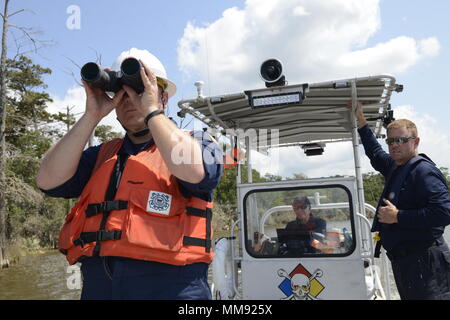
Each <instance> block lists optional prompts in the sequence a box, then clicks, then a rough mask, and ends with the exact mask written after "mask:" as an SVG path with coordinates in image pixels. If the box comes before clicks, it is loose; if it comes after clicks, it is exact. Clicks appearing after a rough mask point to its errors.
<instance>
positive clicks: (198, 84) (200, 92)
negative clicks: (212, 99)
mask: <svg viewBox="0 0 450 320" xmlns="http://www.w3.org/2000/svg"><path fill="white" fill-rule="evenodd" d="M204 84H205V83H204V82H203V81H196V82H195V83H194V86H196V87H197V98H199V99H201V98H204V97H205V96H204V95H203V85H204Z"/></svg>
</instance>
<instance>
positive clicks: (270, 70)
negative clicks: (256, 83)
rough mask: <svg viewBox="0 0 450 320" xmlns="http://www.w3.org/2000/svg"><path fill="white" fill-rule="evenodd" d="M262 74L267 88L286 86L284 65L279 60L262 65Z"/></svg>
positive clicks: (270, 60) (268, 61)
mask: <svg viewBox="0 0 450 320" xmlns="http://www.w3.org/2000/svg"><path fill="white" fill-rule="evenodd" d="M260 74H261V78H262V79H263V80H264V82H265V83H266V87H267V88H269V87H276V86H284V85H286V79H285V77H284V75H283V65H282V64H281V62H280V61H279V60H277V59H269V60H266V61H264V62H263V63H262V64H261V68H260Z"/></svg>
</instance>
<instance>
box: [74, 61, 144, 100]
mask: <svg viewBox="0 0 450 320" xmlns="http://www.w3.org/2000/svg"><path fill="white" fill-rule="evenodd" d="M141 68H142V65H141V63H140V62H139V60H138V59H136V58H132V57H130V58H126V59H125V60H123V61H122V64H121V65H120V71H111V70H106V71H105V70H102V69H100V67H99V65H98V64H96V63H95V62H88V63H86V64H85V65H84V66H83V67H82V68H81V78H82V79H83V80H84V81H86V82H87V83H89V84H90V85H92V86H94V87H97V88H100V89H102V90H103V91H106V92H114V93H116V92H117V91H119V90H120V89H121V88H122V85H124V84H126V85H127V86H129V87H131V88H133V89H134V91H136V92H137V93H142V92H143V91H144V83H143V82H142V78H141V72H140V71H141Z"/></svg>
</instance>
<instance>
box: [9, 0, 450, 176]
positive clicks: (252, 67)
mask: <svg viewBox="0 0 450 320" xmlns="http://www.w3.org/2000/svg"><path fill="white" fill-rule="evenodd" d="M2 3H3V2H2ZM22 8H25V9H29V11H25V12H22V13H20V14H17V15H14V16H13V17H12V18H11V21H10V23H12V24H15V25H17V26H23V27H29V28H33V30H39V31H40V33H39V34H36V35H35V37H37V38H39V39H41V40H49V41H51V44H50V43H49V45H48V46H46V47H43V48H41V49H39V50H38V52H37V53H34V52H31V53H30V54H29V55H30V56H31V58H32V59H33V60H34V61H35V62H37V63H40V64H41V65H43V66H45V67H49V68H51V69H52V70H53V73H52V75H50V76H47V77H46V78H45V81H46V83H47V84H48V89H47V91H48V92H50V94H51V95H52V97H53V99H54V102H53V103H52V104H51V105H50V106H49V109H50V110H51V111H53V112H57V111H63V110H65V108H66V106H71V107H72V106H74V108H73V111H74V112H75V113H81V112H83V110H84V100H85V96H84V90H83V89H82V88H81V87H80V86H79V85H78V84H77V81H76V79H75V78H79V67H78V66H81V65H83V64H84V63H86V62H88V61H92V60H95V59H96V58H98V57H99V56H100V57H101V62H102V65H103V66H105V67H110V66H111V65H112V63H113V62H114V60H115V59H116V57H117V56H118V55H119V54H120V53H121V52H122V51H124V50H128V49H129V48H131V47H137V48H140V49H148V50H149V51H151V52H152V53H153V54H155V55H156V56H157V57H159V58H160V60H161V62H162V63H163V64H164V65H165V67H166V69H167V73H168V75H169V78H170V79H171V80H172V81H174V82H175V83H176V84H177V86H178V92H177V94H176V95H175V96H174V97H173V99H172V100H171V102H170V103H169V106H170V109H169V114H170V115H171V116H173V117H175V119H177V117H176V112H177V111H178V107H177V102H178V101H179V100H181V99H185V98H192V97H195V95H196V93H195V87H194V86H193V83H194V82H195V81H197V80H203V81H204V82H205V93H206V94H207V95H218V94H226V93H233V92H241V91H243V90H246V89H252V88H258V87H261V86H263V83H262V82H261V80H260V78H259V73H258V70H259V66H260V64H261V62H262V61H264V60H266V59H268V58H272V57H274V58H278V59H280V60H281V61H282V62H283V64H284V69H285V75H286V78H287V80H288V81H289V83H290V84H293V83H304V82H307V83H312V82H322V81H329V80H337V79H341V78H352V77H357V76H367V75H375V74H386V73H388V74H392V75H394V76H395V77H396V79H397V82H398V83H400V84H403V85H404V86H405V90H404V92H403V93H400V94H395V95H394V96H393V97H392V99H391V102H392V106H393V108H394V111H395V117H396V118H402V117H406V118H409V119H411V120H413V121H415V122H416V123H417V125H418V127H419V135H420V137H421V139H422V140H421V145H420V151H422V152H425V153H427V154H428V155H429V156H430V157H431V158H432V159H433V160H434V161H435V162H436V163H437V165H438V166H443V167H450V129H449V125H448V118H449V115H450V111H449V110H450V108H449V105H448V104H449V103H448V99H447V96H446V93H447V91H448V89H447V82H448V81H447V76H448V74H449V71H450V67H449V66H450V54H449V48H450V37H449V34H448V33H449V31H448V30H450V22H449V19H448V12H450V2H449V1H447V0H434V1H430V2H426V3H425V2H423V1H418V0H390V1H388V0H385V1H379V0H247V1H243V0H240V1H238V0H227V1H207V0H195V1H194V0H192V1H186V0H167V1H164V2H162V1H145V0H134V1H128V2H125V1H111V0H109V1H108V0H96V1H88V0H83V1H75V0H73V1H67V0H59V1H56V0H42V1H25V0H11V4H10V12H14V11H16V10H19V9H22ZM11 31H12V33H10V35H9V44H10V48H9V52H8V55H9V56H13V55H14V54H15V52H17V50H22V51H23V50H28V49H32V47H30V46H29V45H27V43H26V42H24V40H23V39H22V38H21V32H20V31H19V30H18V29H17V28H11ZM17 46H19V47H20V48H19V49H17ZM74 75H75V77H74ZM113 113H114V112H113ZM113 113H112V114H111V115H110V116H108V118H107V119H105V120H104V121H103V123H105V124H110V125H113V126H114V127H115V128H116V130H118V131H119V130H121V128H120V126H118V123H117V122H116V120H115V114H113ZM177 120H178V119H177ZM351 150H352V149H351V146H350V145H349V144H332V145H328V146H327V147H326V149H325V153H324V155H323V156H321V157H310V158H306V157H304V156H303V152H302V151H301V150H300V149H299V148H297V149H285V150H280V158H281V159H283V161H282V162H280V163H279V164H278V165H277V164H275V163H274V162H273V161H270V159H269V160H268V159H267V158H261V157H257V159H262V161H260V162H259V163H258V164H257V168H258V169H259V170H261V171H263V172H267V171H271V172H272V173H275V174H281V175H283V176H289V175H291V174H293V173H304V174H306V175H308V176H311V177H314V176H323V175H334V174H350V175H352V174H353V170H354V169H353V165H352V159H351V154H352V153H351V152H352V151H351ZM268 164H270V165H268ZM275 170H277V172H274V171H275ZM363 170H364V171H365V172H367V171H370V170H371V168H370V164H369V163H368V162H367V160H364V161H363Z"/></svg>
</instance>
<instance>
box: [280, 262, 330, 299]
mask: <svg viewBox="0 0 450 320" xmlns="http://www.w3.org/2000/svg"><path fill="white" fill-rule="evenodd" d="M322 275H323V272H322V270H320V269H316V271H314V272H313V274H312V275H311V277H308V276H306V275H305V274H303V273H296V274H294V275H293V276H292V277H291V276H289V274H288V273H287V272H286V271H285V270H284V269H279V270H278V276H280V277H284V278H286V279H288V280H290V282H291V291H292V294H291V295H290V296H287V297H286V298H283V300H291V299H294V300H319V299H318V298H316V297H314V296H312V295H311V293H310V290H311V281H312V280H314V279H316V278H320V277H322Z"/></svg>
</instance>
